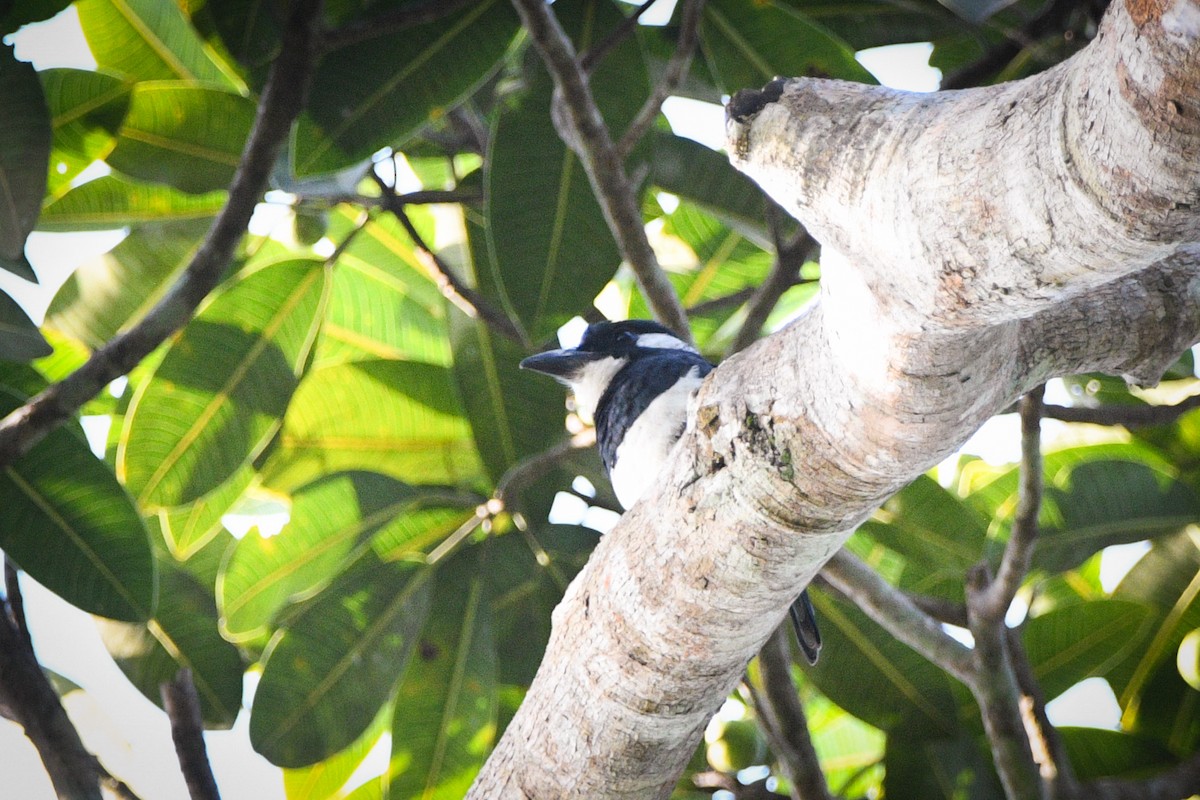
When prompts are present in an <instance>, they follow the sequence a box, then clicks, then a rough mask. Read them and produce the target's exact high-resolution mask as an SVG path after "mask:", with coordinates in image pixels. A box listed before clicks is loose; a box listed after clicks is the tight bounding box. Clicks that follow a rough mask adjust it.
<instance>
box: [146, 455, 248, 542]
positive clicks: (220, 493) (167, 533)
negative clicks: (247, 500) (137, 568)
mask: <svg viewBox="0 0 1200 800" xmlns="http://www.w3.org/2000/svg"><path fill="white" fill-rule="evenodd" d="M253 479H254V470H253V469H251V468H250V466H249V465H246V466H244V467H242V468H241V469H239V470H238V471H237V472H235V473H233V475H232V476H231V477H230V478H229V480H227V481H225V482H224V483H222V484H221V485H220V486H218V487H217V488H216V489H213V490H212V491H211V492H209V493H208V494H206V495H204V496H203V497H199V498H197V499H195V500H193V501H192V502H190V503H188V504H186V505H182V506H175V507H174V508H160V509H159V510H158V524H159V529H160V530H161V532H162V537H163V541H164V543H165V544H166V545H167V550H168V551H170V553H171V555H172V556H174V557H175V558H176V559H178V560H180V561H187V560H188V559H189V558H191V557H192V556H193V555H195V554H196V553H197V552H198V551H199V550H201V549H202V548H203V547H204V546H205V545H207V544H208V543H209V542H211V541H212V540H213V538H214V537H216V536H217V535H218V534H219V533H220V532H221V531H222V530H223V528H222V525H221V517H222V516H224V515H225V513H226V512H228V511H229V509H230V508H232V507H233V504H234V503H236V502H237V500H238V498H239V497H241V496H242V494H243V493H244V492H245V491H246V489H247V488H248V487H249V486H250V484H251V482H252V481H253Z"/></svg>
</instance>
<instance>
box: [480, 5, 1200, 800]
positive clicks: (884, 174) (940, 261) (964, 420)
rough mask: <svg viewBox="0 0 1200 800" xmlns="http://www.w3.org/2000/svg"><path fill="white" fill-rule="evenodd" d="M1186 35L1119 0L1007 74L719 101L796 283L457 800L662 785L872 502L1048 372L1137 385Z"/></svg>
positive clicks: (1146, 377) (1179, 132)
mask: <svg viewBox="0 0 1200 800" xmlns="http://www.w3.org/2000/svg"><path fill="white" fill-rule="evenodd" d="M1198 37H1200V7H1198V6H1197V5H1196V3H1195V2H1191V0H1174V2H1170V0H1163V1H1162V2H1157V1H1156V0H1129V2H1127V3H1114V4H1113V6H1112V7H1111V8H1110V11H1109V13H1108V15H1107V17H1106V18H1105V21H1104V23H1103V25H1102V27H1101V30H1100V32H1099V34H1098V36H1097V38H1096V39H1095V40H1094V42H1093V43H1092V44H1091V45H1089V47H1088V48H1086V49H1085V50H1084V51H1082V52H1081V53H1079V54H1078V55H1077V56H1076V57H1075V58H1073V59H1072V60H1070V61H1068V62H1066V63H1064V64H1062V65H1060V66H1059V67H1056V68H1055V69H1053V70H1050V71H1048V72H1046V73H1043V74H1041V75H1038V76H1035V77H1033V78H1030V79H1027V80H1024V81H1020V82H1014V83H1011V84H1005V85H1001V86H996V87H988V88H984V89H978V90H969V91H962V92H949V93H944V94H933V95H918V94H909V93H904V92H897V91H893V90H889V89H883V88H879V87H871V86H860V85H855V84H848V83H842V82H835V81H822V80H813V79H795V80H788V81H777V82H772V84H770V85H768V87H767V88H766V89H764V90H762V91H754V92H745V93H739V94H738V95H737V96H735V98H734V100H733V101H731V103H730V108H729V114H730V120H729V123H728V128H727V132H728V141H729V150H730V153H731V157H732V160H733V161H734V163H735V164H736V165H737V166H738V167H739V168H741V169H742V170H744V171H745V172H746V173H747V174H749V175H750V176H751V177H753V178H754V179H755V180H757V181H758V182H759V183H760V184H761V185H762V186H763V187H764V188H765V189H766V190H767V191H768V192H769V193H770V194H771V195H772V197H773V198H774V199H775V200H776V201H777V202H779V203H780V204H781V205H782V206H783V207H784V208H786V209H787V210H788V211H789V212H791V213H792V214H793V215H795V216H796V217H797V218H798V219H799V220H800V221H801V222H802V223H803V224H804V225H805V227H806V229H807V230H808V231H810V232H811V233H812V234H813V236H814V237H815V238H817V239H818V240H819V241H821V242H822V244H823V246H824V248H825V249H824V251H823V252H824V256H823V278H822V286H821V295H820V298H819V300H818V302H817V304H816V305H815V306H814V307H812V308H811V309H810V310H809V311H808V313H807V314H805V315H804V316H803V317H801V318H800V319H799V320H797V321H796V322H795V323H794V324H793V325H791V326H790V327H788V328H787V329H786V330H784V331H781V332H780V333H778V334H775V335H773V336H771V337H769V338H768V339H765V340H763V341H761V342H759V343H758V344H756V345H755V346H753V347H751V348H749V349H747V350H746V351H744V352H742V353H740V354H738V355H737V356H734V357H732V358H730V359H728V360H726V361H725V362H724V363H723V364H722V365H721V366H720V368H718V369H717V370H715V371H714V372H713V373H712V375H711V376H710V378H709V379H708V381H707V382H706V383H705V384H704V386H703V387H702V388H701V390H700V393H699V395H698V397H697V398H696V401H695V403H694V406H693V412H694V413H693V414H692V420H691V424H690V425H689V428H688V430H687V431H686V433H685V434H684V437H683V440H682V442H681V444H680V446H679V447H678V448H677V449H676V451H675V454H674V456H673V460H672V463H671V466H670V468H669V469H668V470H667V472H669V475H666V476H664V479H662V480H660V482H659V483H658V485H657V486H656V487H655V488H653V489H651V490H650V491H648V492H647V495H646V496H645V497H644V498H643V500H642V501H641V502H640V503H638V504H637V505H636V506H635V507H634V508H633V509H631V510H630V511H629V512H627V513H626V515H625V516H624V518H623V519H622V520H621V522H620V524H619V525H618V526H617V528H616V529H615V530H614V531H613V532H612V533H611V534H610V535H608V536H605V537H604V539H603V540H602V541H601V543H600V545H599V547H598V548H597V549H596V552H595V554H594V556H593V557H592V559H591V561H590V562H589V563H588V565H587V567H586V568H585V569H584V570H583V571H582V572H581V573H580V575H579V576H578V577H577V578H576V580H575V581H574V582H573V583H572V584H571V586H570V588H569V589H568V591H567V593H566V596H565V597H564V599H563V602H562V604H561V605H560V606H559V607H558V608H557V609H556V610H555V612H554V618H553V621H554V630H553V634H552V636H551V640H550V644H549V647H548V648H547V651H546V655H545V658H544V660H543V662H542V665H541V668H540V669H539V671H538V675H537V677H536V679H535V681H534V684H533V686H532V688H531V689H530V692H529V694H528V695H527V697H526V699H525V702H524V703H523V704H522V706H521V708H520V710H519V712H518V713H517V715H516V716H515V717H514V719H513V720H512V722H511V723H510V725H509V727H508V729H507V731H506V732H505V734H504V736H503V737H502V739H501V741H500V743H499V744H498V745H497V747H496V750H495V752H494V753H493V755H492V757H491V758H490V759H489V761H488V763H487V765H486V766H485V767H484V769H483V771H482V772H481V773H480V776H479V777H478V779H477V781H476V784H475V786H474V787H473V788H472V790H471V793H470V794H469V795H468V796H469V797H474V798H489V800H490V799H491V798H551V797H553V798H573V797H580V798H582V797H587V798H648V797H666V796H668V795H669V793H670V790H671V787H672V785H673V784H674V782H675V780H676V778H677V776H678V774H679V772H680V771H681V769H682V768H683V766H684V764H685V763H686V762H687V760H688V757H689V756H690V755H691V753H692V752H693V750H694V748H695V746H696V744H697V742H698V740H699V738H700V736H701V733H702V731H703V729H704V726H705V724H706V723H707V721H708V719H709V717H710V716H711V715H712V714H713V712H715V711H716V709H717V708H718V707H719V706H720V704H721V702H722V701H723V699H724V698H725V696H726V695H727V694H728V692H729V691H730V690H731V689H732V688H733V686H734V685H735V684H736V683H737V680H738V679H739V677H740V676H741V674H742V671H743V670H744V669H745V667H746V664H747V663H748V662H749V660H750V658H751V657H752V656H753V655H754V654H755V653H756V652H757V651H758V650H759V649H760V648H761V647H762V645H763V643H764V642H765V641H766V639H767V637H768V636H769V635H770V634H771V632H772V630H773V629H774V628H775V626H776V625H778V624H779V622H780V621H781V620H782V618H783V616H784V614H785V613H786V610H787V607H788V605H789V604H790V603H791V602H792V600H793V599H794V598H795V597H796V595H797V594H798V593H799V592H800V590H801V589H802V588H803V587H804V586H805V585H806V584H807V583H808V581H809V580H810V579H811V577H812V576H813V574H814V573H815V572H816V571H817V569H818V568H819V567H820V566H821V564H823V563H824V562H825V561H826V560H828V559H829V558H830V557H831V556H832V555H833V554H834V553H835V552H837V550H838V548H840V547H841V545H842V543H843V542H844V541H845V540H846V538H847V537H848V536H849V535H850V533H851V531H853V529H854V528H855V526H857V525H858V524H859V523H860V522H861V521H862V520H864V519H866V517H867V516H868V515H870V514H871V512H872V511H873V510H874V509H875V508H876V507H878V506H879V505H880V504H881V503H882V502H883V500H885V499H886V498H887V497H888V496H890V495H891V494H892V493H894V492H895V491H896V490H898V489H899V488H901V487H902V486H903V485H904V484H905V483H907V482H908V481H910V480H911V479H912V478H914V477H915V476H917V475H919V474H920V473H921V472H923V471H925V470H926V469H928V468H929V467H931V466H932V465H934V464H936V463H938V461H940V460H941V459H942V458H944V457H945V456H946V455H948V454H949V453H951V452H953V451H954V450H955V449H956V448H957V447H958V446H959V445H960V444H961V443H962V442H963V441H964V440H965V439H966V438H967V437H969V436H970V435H971V433H973V432H974V431H975V430H976V429H977V428H978V427H979V425H980V424H981V423H982V422H984V421H985V420H986V419H987V418H988V417H990V416H992V415H993V414H995V413H997V412H999V411H1001V410H1002V409H1004V408H1006V407H1007V406H1008V405H1009V404H1010V403H1011V402H1012V401H1013V399H1014V398H1015V397H1017V396H1018V395H1019V394H1021V393H1023V392H1025V391H1027V390H1029V389H1031V388H1033V387H1035V386H1037V385H1039V384H1041V383H1043V382H1044V381H1045V380H1046V379H1047V378H1050V377H1053V376H1056V375H1063V374H1071V373H1076V372H1081V371H1090V370H1104V371H1108V372H1114V373H1120V374H1125V375H1129V376H1132V377H1133V378H1135V379H1137V380H1139V381H1142V382H1150V381H1153V380H1155V379H1156V378H1157V377H1158V376H1159V375H1160V374H1161V371H1162V370H1163V369H1164V368H1165V367H1166V366H1167V365H1169V364H1170V363H1171V362H1172V361H1173V360H1174V359H1175V358H1176V357H1177V356H1178V354H1179V353H1180V352H1181V351H1182V350H1183V349H1184V348H1186V347H1187V346H1189V345H1190V344H1191V343H1192V342H1194V341H1195V340H1196V339H1197V338H1198V337H1200V304H1198V303H1197V295H1198V293H1200V246H1198V245H1197V244H1196V242H1197V241H1200V235H1198V234H1200V214H1198V213H1197V211H1196V206H1197V187H1200V180H1198V179H1200V175H1198V174H1197V173H1198V172H1200V80H1198V79H1197V76H1200V46H1198V45H1197V38H1198ZM832 251H837V253H840V256H841V257H840V258H839V257H836V256H835V255H834V254H833V252H832Z"/></svg>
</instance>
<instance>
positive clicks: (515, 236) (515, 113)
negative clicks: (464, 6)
mask: <svg viewBox="0 0 1200 800" xmlns="http://www.w3.org/2000/svg"><path fill="white" fill-rule="evenodd" d="M556 12H557V13H559V15H560V21H561V22H562V25H563V27H564V28H565V29H566V30H567V31H568V32H570V33H572V35H573V38H574V41H575V43H576V50H585V49H587V47H588V46H589V45H591V44H593V43H594V42H596V41H599V40H600V39H601V38H602V37H603V36H604V35H605V34H606V33H607V32H608V31H609V30H610V29H611V28H612V27H614V26H616V25H618V24H619V23H620V21H621V20H622V19H623V17H622V15H621V14H620V13H619V12H618V11H617V10H616V8H615V7H614V6H613V5H612V3H610V2H607V1H605V2H596V1H595V0H590V1H589V2H578V3H571V4H567V5H565V7H564V8H563V9H561V10H558V9H557V8H556ZM532 70H533V74H532V75H531V76H530V77H529V79H528V80H529V90H528V91H527V92H526V94H525V96H524V98H522V99H521V101H520V104H519V105H518V106H517V107H516V108H514V109H511V110H508V111H507V112H505V113H501V114H500V115H499V118H498V121H497V122H496V125H495V127H494V129H493V131H492V137H491V141H490V148H489V152H488V157H487V160H488V163H489V164H490V165H491V169H489V170H487V171H486V173H485V175H484V208H485V214H486V223H485V224H484V226H483V228H484V230H485V232H486V237H487V248H488V249H487V255H486V256H485V255H484V251H483V249H482V248H481V247H479V246H478V245H477V244H476V243H475V242H472V250H473V255H474V256H475V270H476V274H477V276H478V281H479V284H480V286H481V287H485V291H488V292H489V294H491V295H492V296H494V297H495V299H496V300H497V301H498V303H499V304H500V305H501V306H502V307H504V308H505V309H507V310H508V312H509V315H510V316H512V317H514V318H515V319H516V320H518V321H519V322H520V324H521V325H522V326H523V327H524V328H525V329H526V330H527V331H528V332H529V337H530V338H531V339H533V340H541V339H545V338H547V337H548V336H550V335H552V334H553V333H554V331H555V330H557V329H558V327H559V326H560V325H562V324H563V323H564V322H566V321H567V320H568V319H570V318H571V317H572V316H575V315H576V314H581V313H583V312H584V311H586V310H587V309H588V308H589V307H590V306H591V303H592V300H593V298H594V297H595V296H596V294H597V293H598V292H599V291H600V290H601V289H602V288H603V287H604V285H605V284H606V283H608V281H609V279H610V278H611V277H612V276H613V274H614V273H615V272H616V269H617V266H618V265H619V264H620V262H621V255H620V252H619V251H618V249H617V245H616V243H615V242H614V241H613V238H612V234H611V233H610V232H609V229H608V225H607V223H606V222H605V219H604V215H603V213H602V212H601V211H600V207H599V205H598V204H597V202H596V198H595V196H594V195H593V194H592V189H591V185H590V184H589V182H588V178H587V175H586V173H585V172H584V169H583V166H582V165H581V164H580V163H579V159H578V158H576V156H575V154H574V153H572V152H571V151H570V150H569V149H568V148H567V146H566V145H564V144H563V143H562V141H561V140H560V139H559V138H558V134H557V133H556V132H555V129H554V124H553V122H552V121H551V117H550V104H551V97H552V95H553V85H552V83H551V81H550V78H549V76H548V75H546V74H545V72H544V71H543V70H542V68H541V66H540V64H538V65H536V66H534V67H532ZM647 80H648V79H647V77H646V67H645V64H644V62H643V61H642V58H641V53H640V52H639V51H638V48H637V44H636V42H635V41H633V40H626V41H625V42H624V43H623V44H622V45H620V46H619V47H618V48H616V49H615V50H614V51H613V52H611V53H610V54H609V55H608V56H606V57H605V59H604V61H603V62H602V64H601V66H600V67H599V68H597V70H596V72H595V73H594V74H593V75H592V78H591V86H592V91H593V94H594V95H595V97H596V102H597V104H598V105H599V107H600V108H602V109H604V110H605V119H606V122H607V123H608V126H609V129H610V130H611V131H613V135H614V136H619V135H620V133H621V131H623V130H624V127H625V125H627V124H628V122H629V121H630V120H631V119H632V118H633V115H634V114H636V112H637V110H638V105H639V104H640V103H641V100H642V98H643V97H644V91H645V88H646V86H647ZM471 235H472V236H474V234H473V233H472V234H471ZM485 273H486V275H485ZM492 287H494V288H492Z"/></svg>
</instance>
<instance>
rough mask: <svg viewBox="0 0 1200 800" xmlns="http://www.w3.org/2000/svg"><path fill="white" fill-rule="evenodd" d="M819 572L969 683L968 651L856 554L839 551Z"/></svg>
mask: <svg viewBox="0 0 1200 800" xmlns="http://www.w3.org/2000/svg"><path fill="white" fill-rule="evenodd" d="M821 574H822V575H823V576H824V577H825V579H826V580H827V581H829V583H830V584H831V585H832V586H833V587H834V588H835V589H837V590H838V591H840V592H841V593H842V594H844V595H846V596H847V597H848V598H850V599H851V600H853V601H854V602H855V603H856V604H857V605H858V607H859V608H860V609H861V610H862V611H863V613H865V614H866V615H867V616H868V617H870V618H871V619H873V620H875V621H876V622H877V623H879V624H880V625H881V626H882V627H883V628H884V629H885V630H887V631H888V632H889V633H891V634H892V635H893V636H895V637H896V638H897V639H899V640H900V641H902V642H904V643H905V644H907V645H908V646H909V647H911V648H912V649H914V650H916V651H917V652H918V653H920V654H921V655H923V656H925V658H927V659H929V660H930V661H932V662H933V663H934V664H937V665H938V666H939V667H941V668H942V669H944V670H946V672H949V673H950V674H951V675H953V676H954V677H955V678H958V679H959V680H960V681H962V682H963V683H968V684H969V683H970V681H971V680H972V662H971V651H970V650H969V649H967V648H966V647H965V646H964V645H963V644H962V643H961V642H959V641H957V640H956V639H954V638H953V637H951V636H950V635H949V634H947V633H946V632H945V631H944V630H942V626H941V625H940V624H939V623H938V621H937V620H935V619H933V618H932V617H930V616H929V615H928V614H926V613H925V612H924V611H922V610H921V609H919V608H917V606H916V605H915V604H914V603H913V601H912V600H910V599H909V598H908V596H907V595H906V594H904V592H901V591H900V590H899V589H897V588H896V587H894V586H892V585H891V584H890V583H888V582H887V581H885V580H884V579H883V578H881V577H879V575H878V573H876V572H875V570H873V569H871V568H870V567H869V566H867V565H866V564H864V563H863V562H862V561H861V560H859V559H858V558H857V557H856V556H854V555H853V554H851V553H850V552H849V551H847V550H842V551H840V552H839V553H838V554H837V555H835V556H834V557H833V558H832V559H830V561H829V563H827V564H826V565H825V566H824V568H823V569H822V570H821Z"/></svg>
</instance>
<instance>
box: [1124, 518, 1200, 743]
mask: <svg viewBox="0 0 1200 800" xmlns="http://www.w3.org/2000/svg"><path fill="white" fill-rule="evenodd" d="M1113 598H1114V599H1117V600H1130V601H1133V602H1137V603H1140V604H1142V605H1143V606H1145V607H1147V608H1149V609H1150V610H1151V616H1150V620H1149V624H1148V625H1147V626H1146V627H1145V628H1144V629H1143V630H1142V631H1141V635H1140V636H1139V637H1137V639H1135V640H1134V642H1132V643H1131V646H1130V657H1129V658H1127V659H1125V660H1124V661H1123V662H1121V663H1120V664H1119V665H1117V666H1116V667H1114V668H1113V669H1111V670H1109V672H1108V674H1107V675H1105V677H1106V678H1107V679H1108V682H1109V683H1110V684H1112V687H1113V691H1114V692H1116V694H1117V698H1118V700H1120V702H1121V707H1122V709H1123V710H1124V713H1125V717H1124V720H1125V722H1127V723H1132V721H1133V720H1134V719H1135V718H1136V717H1137V716H1138V713H1139V705H1140V702H1141V699H1142V698H1141V695H1142V694H1143V693H1144V692H1145V691H1146V688H1147V686H1148V685H1149V684H1150V682H1151V681H1152V679H1153V678H1154V675H1155V673H1156V672H1157V671H1159V670H1160V669H1166V670H1168V671H1169V672H1171V673H1173V675H1174V677H1175V679H1176V680H1178V688H1179V690H1180V691H1183V690H1185V689H1186V690H1188V691H1190V692H1195V690H1192V689H1190V687H1188V686H1187V684H1185V683H1184V682H1183V680H1182V678H1180V677H1179V671H1178V669H1176V666H1175V661H1176V653H1177V651H1178V649H1179V645H1180V643H1181V642H1182V641H1183V639H1184V637H1185V636H1187V635H1188V633H1189V632H1191V631H1192V630H1194V629H1195V628H1197V627H1200V534H1197V533H1196V532H1195V529H1194V528H1189V529H1188V530H1186V531H1181V532H1180V533H1178V534H1175V535H1173V536H1164V537H1162V538H1159V539H1156V540H1155V541H1154V543H1153V545H1152V546H1151V548H1150V552H1148V553H1146V555H1145V556H1143V557H1142V558H1141V560H1140V561H1138V562H1137V563H1136V564H1134V566H1133V568H1132V569H1130V571H1129V573H1128V574H1126V576H1125V577H1124V578H1123V579H1122V580H1121V583H1120V584H1119V585H1118V586H1117V588H1116V591H1114V592H1113ZM1179 700H1180V699H1179V698H1178V697H1176V698H1175V699H1174V700H1173V701H1171V702H1172V703H1173V705H1174V708H1175V709H1176V710H1177V709H1178V708H1179V705H1180V703H1179Z"/></svg>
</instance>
